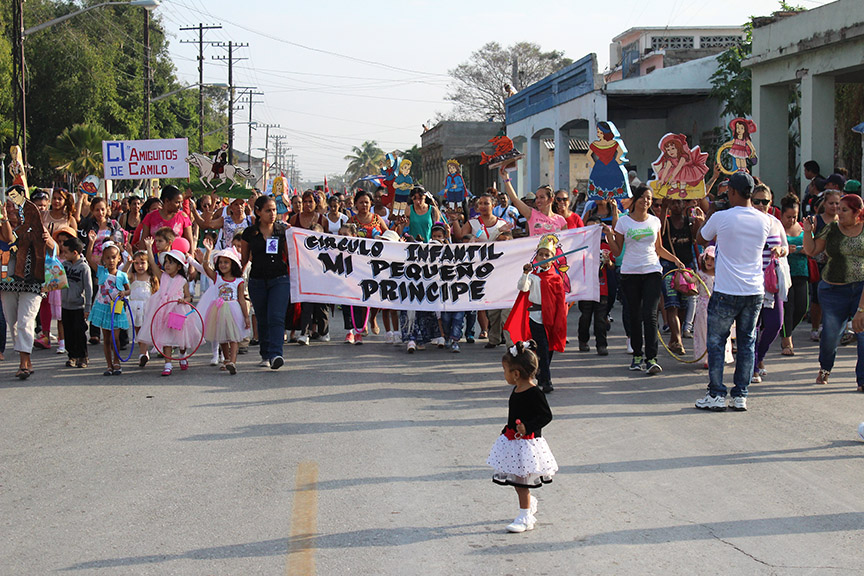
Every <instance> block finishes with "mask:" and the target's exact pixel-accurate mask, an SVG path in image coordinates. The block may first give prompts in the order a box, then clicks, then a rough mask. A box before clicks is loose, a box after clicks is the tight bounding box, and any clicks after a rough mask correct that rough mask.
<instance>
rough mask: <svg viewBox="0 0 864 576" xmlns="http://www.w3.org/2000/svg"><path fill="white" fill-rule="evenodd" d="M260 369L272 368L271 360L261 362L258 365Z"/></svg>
mask: <svg viewBox="0 0 864 576" xmlns="http://www.w3.org/2000/svg"><path fill="white" fill-rule="evenodd" d="M258 367H259V368H269V367H270V360H261V362H259V363H258Z"/></svg>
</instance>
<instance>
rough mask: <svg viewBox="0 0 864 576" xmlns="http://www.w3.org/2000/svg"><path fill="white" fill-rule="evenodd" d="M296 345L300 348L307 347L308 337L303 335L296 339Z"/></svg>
mask: <svg viewBox="0 0 864 576" xmlns="http://www.w3.org/2000/svg"><path fill="white" fill-rule="evenodd" d="M297 344H299V345H301V346H308V345H309V335H308V334H304V335H303V336H300V337H299V338H297Z"/></svg>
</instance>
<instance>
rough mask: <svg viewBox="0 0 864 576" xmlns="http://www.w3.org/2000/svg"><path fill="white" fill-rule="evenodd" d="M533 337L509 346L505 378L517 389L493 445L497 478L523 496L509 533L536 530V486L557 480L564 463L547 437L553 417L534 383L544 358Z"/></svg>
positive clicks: (491, 461)
mask: <svg viewBox="0 0 864 576" xmlns="http://www.w3.org/2000/svg"><path fill="white" fill-rule="evenodd" d="M536 349H537V344H535V343H534V341H533V340H528V341H526V342H516V344H514V345H513V346H511V347H510V348H508V350H507V352H506V353H505V354H504V357H503V358H502V359H501V364H502V366H503V367H504V379H505V380H507V383H508V384H510V385H511V386H513V387H514V390H513V392H512V393H511V394H510V401H509V412H508V414H507V425H506V426H505V427H504V429H503V430H502V431H501V435H500V436H499V437H498V439H497V440H496V441H495V444H494V445H493V446H492V451H491V452H490V453H489V458H488V459H487V460H486V463H487V464H488V465H489V466H492V467H493V468H494V469H495V473H494V474H493V475H492V481H493V482H495V483H496V484H501V485H502V486H508V485H509V486H513V487H514V488H516V494H517V495H518V497H519V515H518V516H517V517H516V519H515V520H513V522H512V523H510V524H509V525H508V526H507V531H508V532H525V531H526V530H533V529H534V523H535V522H536V521H537V519H536V518H535V517H534V515H535V514H536V513H537V499H536V498H535V497H534V496H532V495H531V489H532V488H539V487H541V486H542V485H543V484H548V483H549V482H552V476H553V475H554V474H555V472H557V471H558V463H557V462H555V457H554V456H553V455H552V452H551V451H550V450H549V445H548V444H546V439H545V438H543V437H542V433H541V432H542V429H543V426H545V425H546V424H548V423H549V422H551V421H552V411H551V410H550V409H549V403H548V402H547V401H546V395H545V394H544V393H543V392H542V391H541V390H540V388H538V387H537V385H536V384H535V383H534V376H535V375H536V374H537V368H538V360H537V354H536V353H535V350H536Z"/></svg>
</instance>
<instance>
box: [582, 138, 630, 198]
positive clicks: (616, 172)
mask: <svg viewBox="0 0 864 576" xmlns="http://www.w3.org/2000/svg"><path fill="white" fill-rule="evenodd" d="M589 149H590V151H591V154H589V155H588V163H589V165H590V166H591V173H590V174H589V175H588V198H589V199H591V200H609V199H612V198H629V197H630V181H629V179H628V178H627V170H626V169H625V168H624V163H625V162H627V146H625V145H624V141H623V140H621V135H620V134H619V133H618V129H617V128H616V127H615V124H613V123H612V122H598V123H597V140H595V141H594V142H592V143H591V145H590V146H589Z"/></svg>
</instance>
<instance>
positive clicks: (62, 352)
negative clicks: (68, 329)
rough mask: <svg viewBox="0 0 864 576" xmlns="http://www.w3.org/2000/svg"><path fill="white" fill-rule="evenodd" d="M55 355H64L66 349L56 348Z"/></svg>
mask: <svg viewBox="0 0 864 576" xmlns="http://www.w3.org/2000/svg"><path fill="white" fill-rule="evenodd" d="M57 354H66V348H64V347H62V346H61V347H60V348H57Z"/></svg>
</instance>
